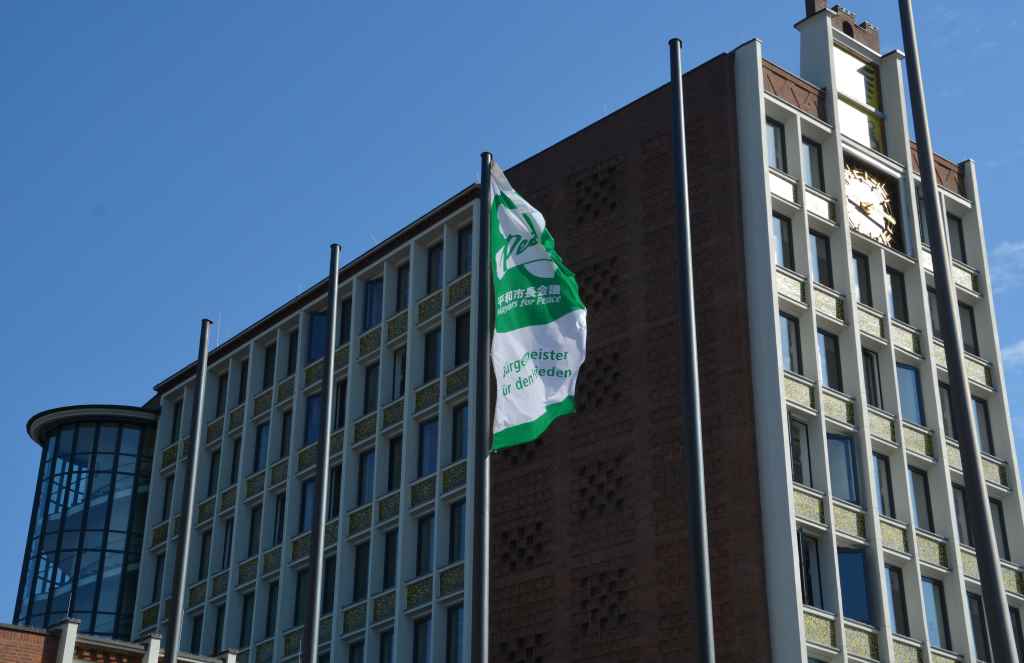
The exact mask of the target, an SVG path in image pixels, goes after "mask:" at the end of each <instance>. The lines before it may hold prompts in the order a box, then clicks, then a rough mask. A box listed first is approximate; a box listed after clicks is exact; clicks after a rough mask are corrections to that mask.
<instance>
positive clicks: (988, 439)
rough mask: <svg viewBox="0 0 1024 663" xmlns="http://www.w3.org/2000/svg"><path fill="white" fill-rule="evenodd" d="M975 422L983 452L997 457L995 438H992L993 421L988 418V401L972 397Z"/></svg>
mask: <svg viewBox="0 0 1024 663" xmlns="http://www.w3.org/2000/svg"><path fill="white" fill-rule="evenodd" d="M971 401H972V402H973V403H974V421H975V424H976V426H977V429H978V443H979V445H978V446H979V447H981V450H982V451H984V452H985V453H987V454H989V455H990V456H995V455H996V445H995V438H994V437H993V436H992V419H991V418H990V417H989V416H988V401H986V400H985V399H983V398H978V397H977V396H972V397H971Z"/></svg>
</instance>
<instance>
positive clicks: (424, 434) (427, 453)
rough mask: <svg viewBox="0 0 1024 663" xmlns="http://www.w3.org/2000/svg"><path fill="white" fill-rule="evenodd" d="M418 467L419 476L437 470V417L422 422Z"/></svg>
mask: <svg viewBox="0 0 1024 663" xmlns="http://www.w3.org/2000/svg"><path fill="white" fill-rule="evenodd" d="M416 467H417V470H418V474H417V475H416V476H417V478H418V477H425V476H427V475H428V474H433V473H434V472H436V471H437V419H430V420H429V421H423V422H421V423H420V447H419V453H418V454H417V463H416Z"/></svg>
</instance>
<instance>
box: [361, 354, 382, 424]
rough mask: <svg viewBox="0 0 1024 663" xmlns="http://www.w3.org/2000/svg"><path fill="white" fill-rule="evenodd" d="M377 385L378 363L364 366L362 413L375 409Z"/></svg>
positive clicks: (378, 380) (378, 375) (378, 376)
mask: <svg viewBox="0 0 1024 663" xmlns="http://www.w3.org/2000/svg"><path fill="white" fill-rule="evenodd" d="M379 386H380V364H370V365H369V366H367V367H366V375H365V377H364V379H363V414H370V413H371V412H376V411H377V397H378V392H379Z"/></svg>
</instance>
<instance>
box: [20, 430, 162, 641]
mask: <svg viewBox="0 0 1024 663" xmlns="http://www.w3.org/2000/svg"><path fill="white" fill-rule="evenodd" d="M152 430H153V429H152V427H151V426H148V425H146V424H145V423H144V422H139V421H132V422H131V423H126V422H123V421H111V420H110V419H107V418H105V419H102V420H95V421H88V420H85V419H82V420H73V421H68V419H67V418H65V419H64V420H63V421H62V422H60V423H57V424H55V425H54V426H53V427H51V428H50V429H49V430H46V431H42V432H41V434H40V435H39V436H38V438H37V441H39V442H40V443H41V444H42V446H43V450H42V459H41V461H40V464H39V479H38V482H37V485H36V499H35V504H34V505H33V507H32V520H31V522H30V525H29V538H28V544H27V546H26V550H25V561H24V564H23V566H22V571H21V586H20V589H19V592H18V600H17V606H16V608H15V613H14V621H15V623H18V624H26V625H29V626H36V627H43V628H45V627H49V626H52V625H55V624H58V623H59V622H60V621H61V620H63V619H64V618H65V617H68V616H70V617H74V618H77V619H80V620H81V622H82V623H81V627H80V628H81V630H82V631H83V632H84V633H91V634H95V635H102V636H109V637H114V638H121V639H127V638H128V637H129V635H130V631H131V621H132V613H133V610H134V607H135V605H134V604H135V589H136V581H137V577H138V568H139V556H140V553H141V549H142V531H143V527H144V521H145V517H146V500H147V497H148V492H149V487H148V481H147V478H148V477H149V472H150V467H151V464H152V449H153V442H152V437H153V436H152Z"/></svg>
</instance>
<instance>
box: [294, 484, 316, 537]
mask: <svg viewBox="0 0 1024 663" xmlns="http://www.w3.org/2000/svg"><path fill="white" fill-rule="evenodd" d="M315 517H316V482H315V481H314V480H313V479H306V480H305V481H303V482H302V495H301V501H300V502H299V530H298V532H296V534H301V533H302V532H308V531H309V530H311V529H313V519H314V518H315Z"/></svg>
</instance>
